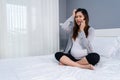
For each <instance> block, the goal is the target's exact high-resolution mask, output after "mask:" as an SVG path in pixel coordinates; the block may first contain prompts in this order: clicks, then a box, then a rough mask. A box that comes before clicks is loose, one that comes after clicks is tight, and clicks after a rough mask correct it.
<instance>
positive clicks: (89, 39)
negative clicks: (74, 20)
mask: <svg viewBox="0 0 120 80" xmlns="http://www.w3.org/2000/svg"><path fill="white" fill-rule="evenodd" d="M94 36H95V31H94V28H92V27H90V28H89V30H88V37H87V38H86V36H85V32H84V31H81V32H80V33H79V37H80V39H81V42H82V45H83V46H84V47H85V48H86V49H87V50H88V52H89V53H90V52H93V47H92V45H91V42H92V40H93V39H94Z"/></svg>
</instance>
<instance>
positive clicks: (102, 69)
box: [0, 29, 120, 80]
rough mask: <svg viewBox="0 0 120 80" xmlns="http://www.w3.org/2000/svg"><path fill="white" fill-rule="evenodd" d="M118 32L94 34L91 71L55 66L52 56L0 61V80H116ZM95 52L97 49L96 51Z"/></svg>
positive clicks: (118, 72)
mask: <svg viewBox="0 0 120 80" xmlns="http://www.w3.org/2000/svg"><path fill="white" fill-rule="evenodd" d="M119 36H120V29H100V30H96V37H95V39H94V41H93V43H92V45H93V46H94V49H95V50H96V51H97V52H98V53H100V55H101V60H100V62H99V63H98V64H97V65H96V66H95V70H88V69H81V68H77V67H71V66H62V65H58V62H57V61H56V60H55V58H54V54H48V55H42V56H31V57H23V58H14V59H1V60H0V80H120V78H119V76H120V70H119V68H120V37H119ZM98 48H99V49H98Z"/></svg>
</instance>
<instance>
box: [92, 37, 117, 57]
mask: <svg viewBox="0 0 120 80" xmlns="http://www.w3.org/2000/svg"><path fill="white" fill-rule="evenodd" d="M92 46H93V50H94V51H95V52H97V53H98V54H100V55H101V56H105V57H111V56H112V55H115V51H116V48H117V40H116V37H95V39H94V40H93V42H92Z"/></svg>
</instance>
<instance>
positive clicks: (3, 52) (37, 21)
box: [0, 0, 59, 58]
mask: <svg viewBox="0 0 120 80" xmlns="http://www.w3.org/2000/svg"><path fill="white" fill-rule="evenodd" d="M58 13H59V0H0V58H14V57H25V56H37V55H41V54H52V53H55V52H56V51H58V49H59V25H58V24H59V14H58Z"/></svg>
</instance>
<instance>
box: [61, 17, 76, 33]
mask: <svg viewBox="0 0 120 80" xmlns="http://www.w3.org/2000/svg"><path fill="white" fill-rule="evenodd" d="M73 25H74V16H71V17H70V18H68V19H67V20H66V21H65V22H64V23H63V24H61V25H60V26H61V27H62V29H63V30H65V31H67V32H70V31H71V30H72V29H73Z"/></svg>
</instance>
